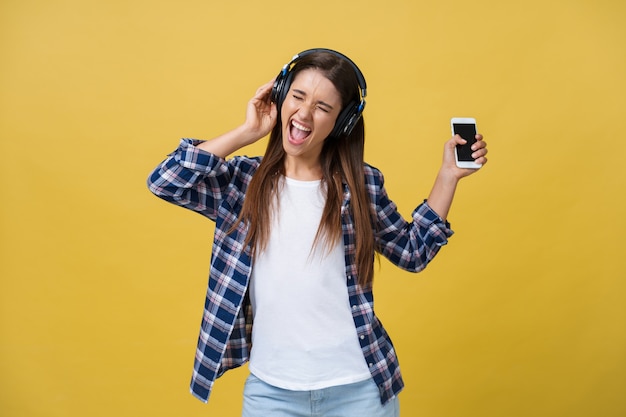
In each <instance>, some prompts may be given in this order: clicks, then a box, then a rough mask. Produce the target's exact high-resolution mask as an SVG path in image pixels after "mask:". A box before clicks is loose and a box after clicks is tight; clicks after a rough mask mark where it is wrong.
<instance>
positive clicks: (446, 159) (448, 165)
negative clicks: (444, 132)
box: [441, 134, 487, 179]
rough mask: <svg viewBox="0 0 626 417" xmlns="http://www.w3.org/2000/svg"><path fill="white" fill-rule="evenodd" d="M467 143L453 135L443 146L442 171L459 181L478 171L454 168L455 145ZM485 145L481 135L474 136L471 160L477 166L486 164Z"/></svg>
mask: <svg viewBox="0 0 626 417" xmlns="http://www.w3.org/2000/svg"><path fill="white" fill-rule="evenodd" d="M465 143H467V141H466V140H465V139H463V138H462V137H461V136H459V135H454V136H453V137H452V138H451V139H450V140H448V141H447V142H446V144H445V146H444V152H443V164H442V166H441V169H442V170H446V171H449V172H450V173H451V174H452V175H453V176H454V177H455V178H457V179H461V178H463V177H467V176H468V175H471V174H473V173H475V172H476V171H478V170H479V169H480V168H479V169H475V168H459V167H457V166H456V160H455V157H454V148H455V147H456V145H464V144H465ZM486 155H487V143H486V142H485V141H484V139H483V135H481V134H477V135H476V143H474V144H473V145H472V158H474V162H476V163H477V164H482V165H483V166H484V165H485V164H486V163H487V156H486Z"/></svg>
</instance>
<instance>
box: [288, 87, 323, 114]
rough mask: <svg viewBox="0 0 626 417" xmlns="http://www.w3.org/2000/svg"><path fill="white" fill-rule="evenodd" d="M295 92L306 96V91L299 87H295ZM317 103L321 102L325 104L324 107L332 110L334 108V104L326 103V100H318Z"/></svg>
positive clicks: (321, 104) (320, 103)
mask: <svg viewBox="0 0 626 417" xmlns="http://www.w3.org/2000/svg"><path fill="white" fill-rule="evenodd" d="M293 91H294V92H296V93H298V94H300V95H302V96H306V92H304V91H302V90H298V89H297V88H294V89H293ZM317 104H319V105H320V106H324V107H328V108H329V109H330V110H332V109H333V106H331V105H330V104H328V103H326V102H325V101H322V100H319V101H318V102H317Z"/></svg>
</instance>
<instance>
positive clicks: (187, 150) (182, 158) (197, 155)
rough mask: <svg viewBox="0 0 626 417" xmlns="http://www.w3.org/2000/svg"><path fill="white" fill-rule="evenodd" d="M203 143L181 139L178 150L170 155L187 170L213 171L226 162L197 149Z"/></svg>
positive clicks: (196, 140)
mask: <svg viewBox="0 0 626 417" xmlns="http://www.w3.org/2000/svg"><path fill="white" fill-rule="evenodd" d="M202 142H204V141H203V140H198V139H188V138H184V139H181V140H180V144H179V145H178V148H176V150H175V151H174V152H172V153H171V154H170V155H171V156H173V157H174V160H175V161H176V162H178V163H179V164H180V165H181V166H182V167H185V168H187V169H191V170H194V171H202V172H210V171H213V170H214V169H215V167H216V166H218V165H219V164H221V163H223V162H224V159H222V158H220V157H218V156H215V155H213V154H212V153H210V152H207V151H204V150H202V149H200V148H198V147H196V146H197V145H199V144H201V143H202Z"/></svg>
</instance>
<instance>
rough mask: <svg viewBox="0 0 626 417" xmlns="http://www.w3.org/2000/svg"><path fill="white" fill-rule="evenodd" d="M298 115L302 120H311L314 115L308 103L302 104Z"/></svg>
mask: <svg viewBox="0 0 626 417" xmlns="http://www.w3.org/2000/svg"><path fill="white" fill-rule="evenodd" d="M297 113H298V117H299V118H301V119H302V120H310V119H311V115H312V114H313V113H312V111H311V108H310V107H309V105H308V104H307V103H302V104H301V105H300V106H299V107H298V112H297Z"/></svg>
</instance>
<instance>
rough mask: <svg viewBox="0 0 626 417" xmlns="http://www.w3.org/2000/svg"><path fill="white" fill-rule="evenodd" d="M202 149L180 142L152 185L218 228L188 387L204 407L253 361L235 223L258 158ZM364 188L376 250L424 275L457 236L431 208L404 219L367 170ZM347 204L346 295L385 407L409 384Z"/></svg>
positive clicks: (246, 264)
mask: <svg viewBox="0 0 626 417" xmlns="http://www.w3.org/2000/svg"><path fill="white" fill-rule="evenodd" d="M199 142H200V141H196V140H191V139H183V140H182V141H181V143H180V145H179V147H178V148H177V149H176V150H175V151H174V152H173V153H171V154H170V155H169V156H168V158H167V159H166V160H165V161H164V162H163V163H162V164H161V165H159V166H158V167H157V168H156V169H155V170H154V171H153V172H152V174H151V175H150V177H149V178H148V186H149V188H150V190H151V191H152V192H153V193H154V194H155V195H157V196H158V197H160V198H162V199H164V200H166V201H169V202H172V203H174V204H177V205H180V206H182V207H185V208H188V209H191V210H194V211H197V212H199V213H200V214H202V215H204V216H206V217H208V218H209V219H211V220H213V221H214V222H215V223H216V226H215V235H214V241H213V250H212V255H211V268H210V274H209V284H208V290H207V295H206V301H205V305H204V317H203V320H202V326H201V329H200V336H199V338H198V345H197V349H196V355H195V361H194V371H193V376H192V380H191V393H192V394H193V395H194V396H196V397H197V398H199V399H200V400H202V401H204V402H206V401H208V398H209V395H210V392H211V388H212V386H213V383H214V382H215V380H216V379H217V378H218V377H219V376H221V375H222V374H223V373H224V372H226V371H227V370H229V369H232V368H236V367H238V366H241V365H243V364H244V363H245V362H247V361H248V358H249V355H250V348H251V344H250V336H251V330H252V312H251V310H252V309H251V305H250V302H249V298H248V292H247V289H248V283H249V280H250V273H251V268H252V258H251V254H250V248H249V247H244V246H243V243H242V242H243V241H244V238H245V236H246V232H247V227H246V225H245V224H243V223H241V222H240V223H237V217H238V215H239V213H240V211H241V208H242V204H243V201H244V198H245V195H246V190H247V187H248V185H249V184H250V180H251V178H252V176H253V175H254V173H255V172H256V170H257V168H258V166H259V164H260V162H261V158H259V157H257V158H248V157H235V158H232V159H230V160H228V161H226V160H224V159H222V158H218V157H216V156H214V155H211V154H210V153H207V152H204V151H202V150H200V149H198V148H196V147H195V145H196V144H198V143H199ZM365 183H366V185H367V190H368V193H369V197H370V202H371V204H372V207H373V209H374V211H375V213H376V215H377V219H376V221H377V222H378V224H377V226H378V227H377V231H376V235H375V239H376V245H377V250H378V251H379V252H380V253H381V254H382V255H384V256H385V257H387V258H388V259H389V260H390V261H391V262H392V263H394V264H395V265H397V266H399V267H401V268H403V269H405V270H408V271H412V272H419V271H421V270H422V269H424V268H425V267H426V265H427V264H428V262H430V260H431V259H432V258H433V257H434V256H435V255H436V254H437V252H438V251H439V248H440V247H441V246H442V245H445V244H446V243H447V238H448V237H450V236H451V235H452V233H453V232H452V230H450V225H449V224H448V223H447V222H443V221H442V220H441V218H440V217H439V216H438V215H437V214H436V213H435V212H434V211H433V210H432V209H430V207H428V205H427V203H426V202H424V203H423V204H421V205H420V206H419V207H417V208H416V209H415V211H414V212H413V221H412V222H410V223H409V222H407V221H406V220H404V219H403V217H402V216H401V215H400V214H399V213H398V211H397V208H396V205H395V204H394V203H393V202H392V201H391V200H389V198H388V197H387V193H386V191H385V188H384V186H383V176H382V174H381V173H380V171H378V170H377V169H375V168H373V167H371V166H369V165H367V164H366V165H365ZM350 198H351V197H350V191H349V190H348V188H347V186H346V185H344V197H343V203H342V206H341V214H342V215H341V222H342V230H343V241H344V247H345V264H346V283H347V286H348V296H349V300H350V305H351V306H352V316H353V318H354V324H355V326H356V331H357V334H358V338H359V343H360V344H361V348H362V351H363V357H364V358H365V361H366V363H367V364H368V366H369V369H370V372H371V374H372V378H373V379H374V381H375V382H376V384H377V385H378V388H379V391H380V397H381V402H382V403H386V402H387V401H388V400H389V399H391V398H393V397H394V396H395V395H397V394H398V393H399V392H400V391H401V390H402V388H403V386H404V383H403V381H402V377H401V375H400V368H399V365H398V359H397V357H396V352H395V350H394V347H393V345H392V343H391V340H390V338H389V336H388V335H387V332H386V331H385V329H384V328H383V326H382V324H381V322H380V321H379V320H378V318H377V317H376V315H375V314H374V298H373V294H372V289H371V288H363V287H361V286H359V285H358V284H357V266H356V264H355V251H356V248H355V242H354V240H355V233H354V223H353V221H352V217H351V211H350V209H349V207H350ZM233 225H235V226H236V227H235V228H234V229H233V227H232V226H233ZM231 229H233V230H232V231H231V232H230V233H229V230H231ZM277 360H279V359H277Z"/></svg>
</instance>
